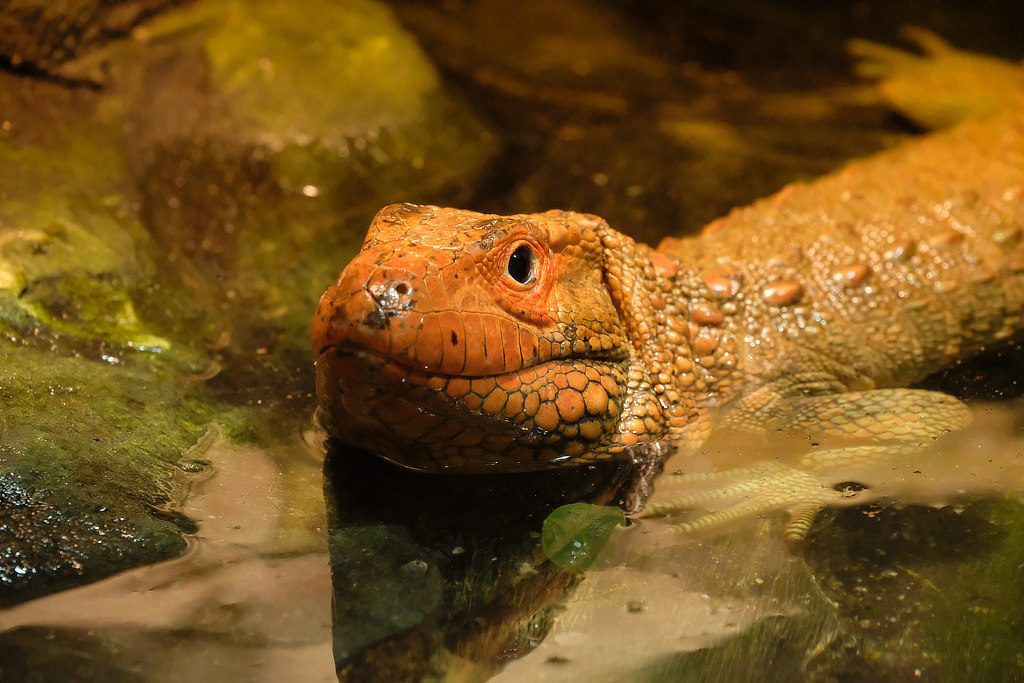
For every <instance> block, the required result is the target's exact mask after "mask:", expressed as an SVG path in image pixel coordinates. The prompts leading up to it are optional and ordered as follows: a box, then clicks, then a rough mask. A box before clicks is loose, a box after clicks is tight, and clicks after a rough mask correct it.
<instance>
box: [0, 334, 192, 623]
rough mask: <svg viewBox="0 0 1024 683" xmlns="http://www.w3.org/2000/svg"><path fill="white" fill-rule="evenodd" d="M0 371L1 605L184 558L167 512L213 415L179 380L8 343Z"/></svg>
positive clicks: (177, 526)
mask: <svg viewBox="0 0 1024 683" xmlns="http://www.w3.org/2000/svg"><path fill="white" fill-rule="evenodd" d="M0 368H2V370H0V403H2V404H3V406H4V410H3V413H2V414H0V436H2V441H0V469H2V472H3V475H2V479H3V482H2V485H0V537H3V542H2V543H0V546H2V547H3V548H4V550H3V552H2V554H0V602H2V603H10V602H13V601H19V600H23V599H25V598H27V597H31V596H33V595H37V594H39V593H41V592H43V591H45V590H52V589H53V588H56V587H59V586H64V585H68V584H69V583H74V582H76V581H80V580H82V579H95V578H99V577H101V576H105V575H107V574H110V573H113V572H115V571H118V570H120V569H124V568H127V567H129V566H132V565H133V564H136V563H139V562H142V561H152V560H154V559H158V558H160V557H168V556H170V555H173V554H176V553H178V552H181V551H182V550H183V549H184V540H183V539H182V537H181V532H182V530H183V529H182V527H184V528H185V529H189V528H191V524H190V523H188V522H187V520H182V519H179V518H177V517H175V516H174V515H173V513H172V514H168V513H167V512H165V511H164V510H162V508H163V507H164V506H166V505H167V504H168V503H169V502H170V501H171V498H172V484H173V480H174V477H175V474H176V472H177V468H176V466H175V462H176V461H177V459H178V458H179V457H180V456H181V454H182V453H183V452H185V451H186V450H187V449H188V448H189V447H190V446H192V445H193V444H194V443H195V442H196V440H197V439H198V438H199V436H200V435H202V433H203V432H204V431H205V430H206V429H207V426H206V425H207V421H208V419H209V415H208V413H207V412H206V411H204V410H203V409H202V408H201V404H199V403H198V402H197V401H196V397H195V396H193V395H191V394H190V388H189V386H188V385H185V384H182V383H181V382H180V380H179V376H178V374H177V373H176V372H175V371H173V370H172V369H171V370H169V369H167V368H163V369H161V368H159V367H153V366H152V364H150V363H147V362H141V363H139V362H133V361H130V360H129V361H124V362H120V363H119V364H118V365H113V364H109V363H102V362H97V361H94V360H88V359H85V358H82V357H75V356H60V355H56V354H53V353H51V352H49V351H44V350H39V349H36V348H32V347H25V346H17V345H15V344H12V343H10V342H3V343H0ZM175 522H178V523H175Z"/></svg>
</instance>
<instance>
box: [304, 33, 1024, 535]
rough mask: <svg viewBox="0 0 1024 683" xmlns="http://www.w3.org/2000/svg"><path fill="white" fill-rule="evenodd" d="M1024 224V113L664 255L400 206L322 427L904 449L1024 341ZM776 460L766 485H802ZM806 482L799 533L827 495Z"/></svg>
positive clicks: (319, 317)
mask: <svg viewBox="0 0 1024 683" xmlns="http://www.w3.org/2000/svg"><path fill="white" fill-rule="evenodd" d="M925 47H931V48H933V49H934V50H938V51H939V52H941V50H939V49H938V47H937V44H935V43H926V44H925ZM946 47H947V48H948V46H946ZM859 49H860V54H861V55H862V56H863V57H865V59H868V60H875V62H874V63H875V64H876V66H877V65H884V66H886V68H890V69H892V68H898V67H899V60H898V59H896V58H895V57H894V55H895V54H896V53H894V52H893V53H890V52H879V51H878V50H875V51H874V52H872V49H871V48H870V47H869V44H866V43H865V44H860V45H859ZM855 51H856V50H855ZM956 54H958V55H959V54H962V53H956ZM941 56H942V55H940V57H941ZM886 60H888V61H886ZM883 62H884V64H883ZM912 63H913V64H914V65H915V68H917V67H918V66H919V64H918V63H917V62H912ZM893 65H895V67H894V66H893ZM878 68H881V66H878ZM1017 68H1018V69H1019V67H1017ZM1010 101H1013V102H1016V101H1017V100H1013V99H1012V98H1010ZM1022 228H1024V106H1019V107H1018V106H1009V107H1008V108H1003V110H1002V111H1001V112H999V113H996V114H992V115H990V116H989V117H988V118H983V119H978V120H968V121H965V122H964V123H962V124H960V125H958V126H956V127H955V128H952V129H950V130H947V131H943V132H940V133H937V134H933V135H931V136H928V137H925V138H922V139H920V140H916V141H914V142H911V143H908V144H906V145H903V146H901V147H898V148H896V149H893V150H889V151H886V152H883V153H881V154H878V155H876V156H874V157H870V158H868V159H865V160H862V161H857V162H854V163H851V164H850V165H849V166H847V167H846V168H843V169H841V170H840V171H838V172H836V173H833V174H831V175H828V176H826V177H824V178H822V179H819V180H817V181H815V182H812V183H810V184H794V185H790V186H789V187H787V188H784V189H783V190H782V191H780V192H779V193H777V194H776V195H774V196H773V197H770V198H768V199H765V200H762V201H760V202H757V203H755V204H753V205H751V206H749V207H746V208H742V209H737V210H734V211H733V212H731V213H730V214H729V215H728V216H726V217H724V218H721V219H719V220H716V221H714V222H713V223H711V224H710V225H709V226H707V227H706V228H705V230H704V231H703V232H702V233H701V234H699V235H697V236H694V237H687V238H681V239H673V238H667V239H666V240H664V241H663V242H662V243H661V245H659V247H658V248H657V249H656V250H655V249H651V248H650V247H648V246H646V245H643V244H639V243H636V242H634V241H633V240H632V239H630V238H629V237H627V236H625V235H623V234H621V233H619V232H617V231H615V230H614V229H613V228H612V227H610V226H609V225H608V224H607V223H606V222H605V221H603V220H602V219H600V218H598V217H596V216H591V215H587V214H579V213H573V212H565V211H549V212H546V213H542V214H527V215H516V216H495V215H485V214H478V213H474V212H470V211H463V210H457V209H444V208H439V207H420V206H413V205H395V206H391V207H387V208H385V209H384V210H382V211H381V212H380V214H378V216H377V217H376V218H375V219H374V222H373V224H372V226H371V228H370V232H369V234H368V235H367V238H366V241H365V243H364V245H363V250H362V252H361V253H360V254H359V255H358V256H357V257H356V259H355V260H354V261H353V262H352V263H351V264H350V265H349V266H348V267H347V268H346V269H345V271H344V272H343V273H342V275H341V276H340V277H339V279H338V281H337V282H336V283H335V284H334V285H333V286H332V287H331V288H330V289H329V290H328V291H327V292H326V293H325V295H324V297H323V299H322V300H321V303H320V306H319V308H318V311H317V314H316V316H315V318H314V323H313V340H314V350H315V352H316V354H317V395H318V401H319V404H320V415H321V420H322V422H323V424H324V425H325V427H326V428H327V429H328V431H329V432H330V433H331V434H332V435H334V436H336V437H339V438H341V439H343V440H346V441H350V442H352V443H356V444H358V445H361V446H364V447H366V448H368V449H369V450H371V451H374V452H375V453H377V454H378V455H381V456H383V457H385V458H387V459H389V460H392V461H393V462H396V463H398V464H399V465H402V466H405V467H410V468H413V469H421V470H427V471H459V472H483V471H517V470H520V471H521V470H530V469H541V468H548V467H553V466H566V465H578V464H583V463H588V462H593V461H596V460H603V459H608V458H614V457H628V456H629V455H630V454H631V453H638V452H645V449H647V448H648V447H655V446H658V445H661V444H670V445H672V446H678V447H680V448H682V449H684V450H685V449H696V448H699V447H700V446H701V445H702V444H705V443H707V442H708V440H709V439H710V438H714V436H715V435H716V434H732V433H736V432H739V433H747V434H752V435H754V436H757V435H758V434H768V433H776V432H783V433H786V434H790V435H794V436H795V437H798V436H801V435H813V436H814V438H815V439H819V440H822V441H824V442H825V444H826V447H825V448H824V450H823V451H819V452H818V453H817V456H816V457H819V458H824V459H825V460H827V459H828V458H841V457H854V456H855V457H860V458H867V459H870V458H880V457H886V456H895V455H899V454H901V453H904V452H906V451H907V450H908V449H909V450H915V449H917V448H920V444H926V443H929V442H930V441H931V440H933V439H935V438H937V437H938V436H939V435H941V434H943V433H946V432H949V431H955V430H957V429H960V428H962V426H963V425H964V424H965V420H966V419H967V418H966V417H965V416H966V408H965V407H964V405H963V404H962V403H961V402H959V401H958V400H957V399H955V398H953V397H950V396H948V395H946V394H942V393H939V392H928V391H921V390H912V389H906V388H904V387H906V386H908V385H911V384H913V383H915V382H919V381H920V380H922V379H924V377H926V376H927V375H929V374H931V373H933V372H935V371H937V370H940V369H942V368H944V367H948V366H950V365H952V364H955V363H956V362H958V361H960V360H961V359H963V358H966V357H968V356H970V355H971V354H973V353H975V352H977V351H979V350H980V349H982V348H984V347H986V346H988V345H991V344H993V343H996V342H998V341H1001V340H1006V339H1010V338H1015V337H1017V336H1019V335H1020V334H1021V332H1022V330H1024V244H1022ZM767 465H768V466H767V468H762V472H763V474H762V475H761V478H762V479H763V480H764V481H765V482H767V483H766V487H767V489H769V490H771V489H772V487H774V488H775V489H776V490H777V489H779V488H780V487H784V486H785V485H788V484H792V483H793V482H794V481H795V479H793V478H791V477H790V478H787V476H788V475H787V473H785V472H779V471H774V472H773V471H771V463H768V464H767ZM787 482H788V484H787ZM819 488H820V487H819ZM795 490H797V491H799V492H800V493H797V494H794V496H793V500H791V501H789V502H791V503H793V506H794V512H795V513H796V514H797V522H799V524H797V526H795V527H793V528H791V535H793V536H795V537H797V536H799V535H801V534H802V533H804V532H805V531H806V526H807V524H809V521H808V520H809V519H810V518H811V517H813V512H808V511H807V510H816V509H817V507H816V506H819V505H821V504H823V503H824V502H827V499H828V498H829V496H831V495H832V494H826V495H823V496H818V497H817V498H815V497H814V496H810V494H809V493H807V491H809V489H805V488H802V487H801V486H797V487H796V489H795ZM801 496H802V497H803V498H808V497H810V498H812V499H813V500H811V502H810V503H809V505H810V507H808V506H807V505H804V506H803V507H802V508H801V507H800V505H798V504H797V501H796V499H798V498H800V497H801ZM783 498H784V501H783V502H785V501H787V500H789V499H785V496H783ZM822 498H824V500H822ZM685 502H686V501H683V503H685ZM778 504H779V500H778V499H777V497H772V496H769V497H768V498H766V499H765V500H762V501H760V502H757V501H754V502H751V503H750V504H749V505H748V507H749V509H750V510H753V511H756V510H758V509H760V508H761V507H764V506H775V505H778ZM759 506H760V507H759ZM738 512H742V510H739V511H738ZM730 514H731V513H730Z"/></svg>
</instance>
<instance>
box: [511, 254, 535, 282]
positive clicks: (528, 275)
mask: <svg viewBox="0 0 1024 683" xmlns="http://www.w3.org/2000/svg"><path fill="white" fill-rule="evenodd" d="M533 261H534V256H533V252H532V251H531V250H530V248H529V247H528V246H526V245H525V244H524V245H522V246H520V247H518V248H517V249H516V250H515V251H513V252H512V255H511V256H509V257H508V274H509V276H510V277H511V278H512V279H513V280H515V281H516V282H518V283H519V284H521V285H525V284H526V283H527V282H529V281H530V280H532V279H533Z"/></svg>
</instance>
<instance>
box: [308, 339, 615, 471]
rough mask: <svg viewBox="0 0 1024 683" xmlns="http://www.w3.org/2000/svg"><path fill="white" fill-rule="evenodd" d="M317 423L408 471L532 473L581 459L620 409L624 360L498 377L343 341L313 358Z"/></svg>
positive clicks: (544, 365) (554, 364)
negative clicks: (452, 371)
mask: <svg viewBox="0 0 1024 683" xmlns="http://www.w3.org/2000/svg"><path fill="white" fill-rule="evenodd" d="M316 365H317V394H318V400H319V403H320V406H321V420H322V421H323V422H324V425H325V426H326V427H327V428H328V431H329V432H331V433H332V434H335V435H336V436H339V437H340V438H341V439H342V440H343V441H348V442H350V443H353V444H358V445H361V446H364V447H367V448H368V449H369V450H371V451H373V452H375V453H377V454H378V455H381V456H382V457H384V458H386V459H388V460H391V461H392V462H395V463H397V464H399V465H402V466H404V467H407V468H411V469H417V470H428V471H442V470H457V471H487V470H497V469H500V470H502V471H507V470H531V469H542V468H544V467H550V466H551V465H552V464H558V463H561V462H567V461H570V460H576V461H578V460H580V457H581V456H583V455H585V453H586V452H588V450H591V449H592V448H593V447H594V446H595V445H596V444H597V443H598V442H600V441H601V440H602V439H603V437H604V436H605V435H606V434H607V433H608V431H609V429H613V428H614V425H615V424H616V420H617V417H618V415H619V412H620V404H621V400H620V393H621V392H622V391H624V389H622V387H624V385H625V376H626V368H625V366H626V361H624V360H613V359H593V358H583V359H580V358H566V359H558V358H556V359H551V360H544V361H541V362H539V363H535V364H533V365H529V366H525V367H522V368H519V369H517V370H513V371H511V372H506V373H502V374H500V375H486V376H480V377H468V376H462V375H444V374H435V373H430V372H425V371H422V370H418V369H416V368H413V367H410V366H408V365H406V364H404V363H402V362H400V361H398V360H396V359H394V358H392V357H389V356H387V355H385V354H382V353H379V352H377V351H372V350H369V349H366V348H363V347H360V346H357V345H353V344H351V343H345V342H342V343H338V344H333V345H330V346H327V347H325V348H324V349H322V350H321V352H320V354H319V357H318V359H317V364H316Z"/></svg>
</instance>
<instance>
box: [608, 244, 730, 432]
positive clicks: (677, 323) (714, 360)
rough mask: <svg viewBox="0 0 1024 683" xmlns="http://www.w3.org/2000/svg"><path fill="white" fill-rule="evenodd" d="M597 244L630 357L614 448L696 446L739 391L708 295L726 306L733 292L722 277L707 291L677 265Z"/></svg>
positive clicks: (645, 250) (655, 254)
mask: <svg viewBox="0 0 1024 683" xmlns="http://www.w3.org/2000/svg"><path fill="white" fill-rule="evenodd" d="M601 239H602V244H603V247H604V250H605V254H604V261H605V278H606V282H607V286H608V289H609V291H610V293H611V298H612V301H613V302H614V304H615V306H616V308H617V310H618V313H619V316H620V319H621V321H622V324H623V327H624V328H625V330H626V335H627V337H628V339H629V341H630V344H631V346H632V353H633V362H632V363H631V364H630V369H629V375H628V380H627V399H626V401H625V402H624V405H623V409H622V416H621V419H620V423H619V435H618V438H617V441H618V443H620V444H622V445H625V446H627V447H628V446H633V445H635V444H638V443H649V442H652V441H660V440H663V439H664V438H666V437H669V436H671V437H672V438H673V440H677V439H679V438H680V437H683V438H684V439H686V440H689V437H692V438H693V440H694V441H697V442H699V441H700V440H701V439H702V438H703V435H704V432H705V431H706V430H705V429H704V426H703V425H706V423H707V419H706V416H707V412H708V410H709V409H710V408H712V407H714V406H715V405H717V404H719V403H721V402H723V401H725V400H727V399H728V398H729V397H730V396H731V395H732V394H733V393H734V392H735V387H736V385H737V384H738V382H737V380H738V374H737V363H736V358H737V356H736V354H735V353H734V352H733V349H732V348H731V347H732V344H733V341H734V340H733V339H732V338H731V337H727V336H726V335H723V334H722V330H721V329H720V327H721V325H722V323H723V321H724V314H723V313H722V312H721V310H719V308H718V307H716V306H715V305H713V304H712V303H709V301H710V299H709V292H711V293H712V294H713V293H715V292H718V293H719V294H721V295H722V298H723V301H722V305H725V306H727V305H728V301H726V300H724V299H725V298H726V297H725V295H726V294H728V295H729V297H732V296H735V295H736V293H737V292H738V287H734V286H733V285H732V284H731V283H730V281H729V280H728V278H727V276H726V275H721V276H716V277H717V278H718V279H717V280H715V281H714V282H712V285H713V287H709V285H708V284H707V283H706V282H705V278H702V277H701V276H700V275H699V274H697V273H695V272H693V271H689V270H686V269H684V268H683V267H682V266H681V265H680V263H679V262H678V261H677V260H676V259H674V258H672V257H669V256H667V255H665V254H664V253H662V252H661V251H655V250H654V249H652V248H651V247H649V246H647V245H646V244H641V243H638V242H635V241H634V240H632V239H630V238H629V237H627V236H625V235H623V234H621V233H619V232H616V231H614V230H611V229H608V230H607V231H606V232H605V233H604V234H602V235H601ZM712 290H713V291H712Z"/></svg>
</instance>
